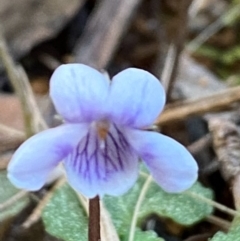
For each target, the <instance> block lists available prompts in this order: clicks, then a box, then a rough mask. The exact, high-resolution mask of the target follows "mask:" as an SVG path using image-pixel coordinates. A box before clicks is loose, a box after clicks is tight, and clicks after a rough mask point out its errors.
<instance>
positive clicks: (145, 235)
mask: <svg viewBox="0 0 240 241" xmlns="http://www.w3.org/2000/svg"><path fill="white" fill-rule="evenodd" d="M134 241H164V240H163V239H162V238H159V237H158V236H157V234H156V233H155V232H154V231H142V230H140V229H139V228H137V229H136V231H135V237H134Z"/></svg>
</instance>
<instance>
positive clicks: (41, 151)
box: [8, 124, 88, 191]
mask: <svg viewBox="0 0 240 241" xmlns="http://www.w3.org/2000/svg"><path fill="white" fill-rule="evenodd" d="M87 131H88V126H87V125H86V124H81V125H79V124H71V125H62V126H59V127H56V128H52V129H49V130H46V131H43V132H41V133H39V134H37V135H35V136H33V137H31V138H29V139H28V140H27V141H25V142H24V143H23V144H22V145H21V146H20V147H19V148H18V150H17V151H16V152H15V153H14V155H13V158H12V160H11V161H10V163H9V165H8V178H9V179H10V181H11V182H12V183H13V184H14V185H15V186H17V187H18V188H23V189H27V190H31V191H34V190H38V189H40V188H41V187H42V186H43V185H44V184H45V182H46V180H47V177H48V175H49V173H50V172H51V171H52V170H53V168H54V167H56V166H57V164H58V163H59V162H60V161H61V160H62V159H63V158H64V157H65V156H67V155H68V154H69V152H71V151H72V149H73V148H74V147H75V146H76V144H77V143H78V142H79V140H80V139H81V138H82V137H83V136H84V135H86V133H87Z"/></svg>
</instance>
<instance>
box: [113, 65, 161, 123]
mask: <svg viewBox="0 0 240 241" xmlns="http://www.w3.org/2000/svg"><path fill="white" fill-rule="evenodd" d="M164 104H165V92H164V89H163V87H162V85H161V83H160V81H159V80H158V79H157V78H155V77H154V76H153V75H152V74H150V73H148V72H147V71H144V70H141V69H136V68H129V69H126V70H124V71H122V72H120V73H119V74H117V75H115V76H114V77H113V80H112V83H111V87H110V97H109V116H110V118H111V120H112V121H113V122H115V123H118V124H121V125H127V126H131V127H145V126H148V125H151V124H152V123H153V122H154V120H155V119H156V118H157V116H158V115H159V114H160V112H161V111H162V109H163V107H164Z"/></svg>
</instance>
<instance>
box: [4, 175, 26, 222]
mask: <svg viewBox="0 0 240 241" xmlns="http://www.w3.org/2000/svg"><path fill="white" fill-rule="evenodd" d="M19 191H20V190H19V189H17V188H15V187H14V186H13V185H12V184H11V183H10V182H9V180H8V178H7V176H6V172H5V171H1V172H0V204H2V203H4V202H6V201H7V200H9V199H10V198H11V197H13V196H14V195H16V194H17V193H18V192H19ZM28 202H29V199H28V197H27V196H25V197H22V198H21V199H19V200H17V202H15V203H14V204H13V205H10V206H9V207H7V208H5V209H4V210H1V211H0V221H2V220H4V219H7V218H8V217H12V216H14V215H16V214H17V213H19V212H20V211H21V210H22V209H23V208H24V207H25V206H26V205H27V204H28Z"/></svg>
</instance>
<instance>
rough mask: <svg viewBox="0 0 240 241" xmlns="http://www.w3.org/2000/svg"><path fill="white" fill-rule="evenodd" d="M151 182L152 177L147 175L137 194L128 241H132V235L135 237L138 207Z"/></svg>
mask: <svg viewBox="0 0 240 241" xmlns="http://www.w3.org/2000/svg"><path fill="white" fill-rule="evenodd" d="M151 182H152V177H151V176H150V175H149V176H148V177H147V179H146V181H145V183H144V185H143V187H142V190H141V192H140V194H139V197H138V200H137V203H136V206H135V208H134V212H133V217H132V221H131V227H130V232H129V238H128V241H134V235H135V229H136V225H137V218H138V213H139V210H140V207H141V205H142V202H143V200H144V198H145V195H146V192H147V191H148V188H149V185H150V183H151Z"/></svg>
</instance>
